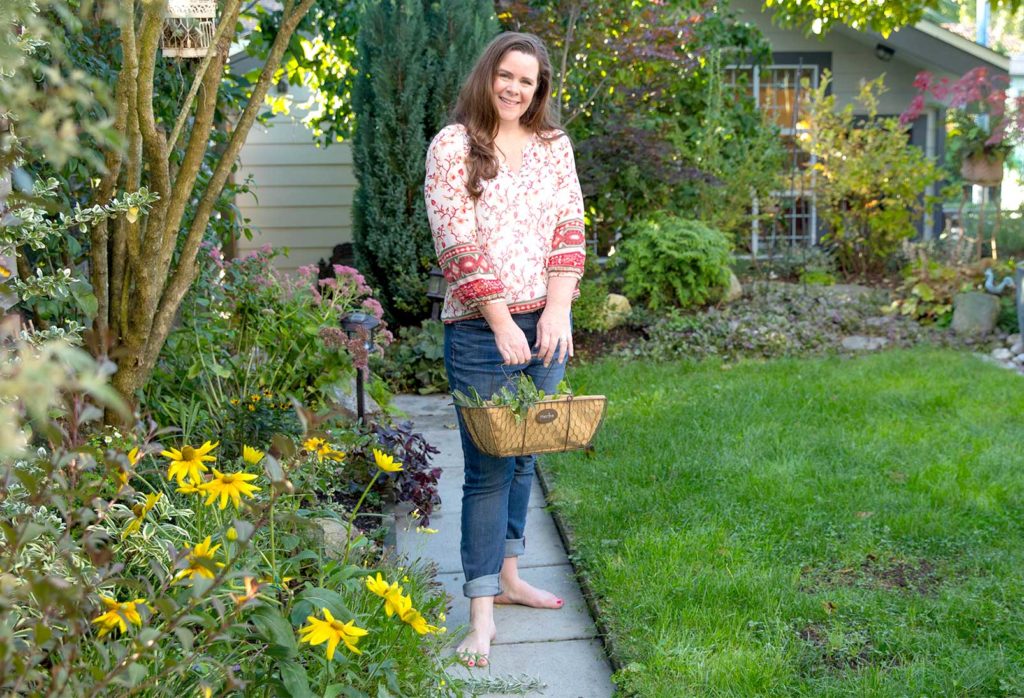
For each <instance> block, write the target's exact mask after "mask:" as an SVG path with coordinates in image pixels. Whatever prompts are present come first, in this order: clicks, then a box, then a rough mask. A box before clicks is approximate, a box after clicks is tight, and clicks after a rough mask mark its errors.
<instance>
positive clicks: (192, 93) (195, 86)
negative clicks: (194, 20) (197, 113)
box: [167, 0, 241, 153]
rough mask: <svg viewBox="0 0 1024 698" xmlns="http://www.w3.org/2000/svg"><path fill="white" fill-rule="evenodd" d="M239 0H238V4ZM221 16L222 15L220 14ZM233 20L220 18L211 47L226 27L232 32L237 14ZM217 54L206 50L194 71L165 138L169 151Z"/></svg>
mask: <svg viewBox="0 0 1024 698" xmlns="http://www.w3.org/2000/svg"><path fill="white" fill-rule="evenodd" d="M240 2H241V0H239V4H240ZM228 7H229V9H227V10H226V11H225V15H231V14H232V10H231V9H230V7H231V6H230V5H229V6H228ZM222 16H223V15H222ZM232 19H233V21H231V22H228V21H227V20H224V19H221V21H220V24H218V25H217V31H216V32H214V35H213V41H212V43H211V49H212V48H213V47H216V46H217V45H218V44H220V40H221V37H223V36H224V32H225V31H227V29H228V27H229V26H230V27H231V28H232V32H234V27H235V24H236V23H237V21H238V15H237V14H236V15H234V17H233V18H232ZM217 55H218V52H217V51H216V50H210V51H207V52H206V57H205V58H203V63H202V65H200V66H199V70H198V71H196V77H195V79H194V80H192V87H191V88H190V89H189V91H188V95H186V96H185V102H184V104H182V106H181V113H180V114H178V120H177V122H175V124H174V130H173V131H171V137H170V138H168V139H167V149H168V151H169V152H172V153H173V152H174V148H175V146H177V145H178V138H179V137H180V136H181V131H182V129H184V128H185V122H186V121H188V115H189V114H190V113H191V112H192V102H193V100H195V98H196V95H197V94H199V86H200V85H201V84H202V83H203V80H204V79H205V77H206V71H208V70H209V69H210V64H211V63H212V62H213V59H214V57H215V56H217Z"/></svg>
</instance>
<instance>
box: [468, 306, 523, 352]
mask: <svg viewBox="0 0 1024 698" xmlns="http://www.w3.org/2000/svg"><path fill="white" fill-rule="evenodd" d="M480 312H481V313H482V314H483V316H484V320H486V321H487V324H488V325H490V327H491V332H493V333H494V343H495V344H496V345H498V353H499V354H501V359H502V362H503V363H504V364H505V365H506V366H513V365H515V364H525V363H529V361H530V354H531V352H530V343H529V342H527V341H526V335H525V334H524V333H523V331H522V330H521V329H520V328H519V325H517V324H516V321H515V320H513V319H512V313H510V312H509V311H508V306H507V305H505V304H504V303H486V304H484V305H482V306H480Z"/></svg>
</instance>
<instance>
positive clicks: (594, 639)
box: [393, 395, 614, 698]
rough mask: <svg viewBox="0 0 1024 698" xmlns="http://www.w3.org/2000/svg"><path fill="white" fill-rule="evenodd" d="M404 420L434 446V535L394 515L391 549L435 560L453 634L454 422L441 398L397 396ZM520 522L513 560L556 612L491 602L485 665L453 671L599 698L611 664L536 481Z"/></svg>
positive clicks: (457, 607) (457, 593) (572, 697)
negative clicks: (528, 680)
mask: <svg viewBox="0 0 1024 698" xmlns="http://www.w3.org/2000/svg"><path fill="white" fill-rule="evenodd" d="M393 405H394V406H395V407H397V408H398V409H400V410H401V411H402V412H403V413H404V414H405V415H407V418H408V419H410V420H411V421H412V422H413V423H414V425H415V428H416V430H417V431H420V432H422V433H423V434H424V436H425V437H426V439H427V441H428V442H429V443H431V444H432V445H434V446H436V447H437V448H439V449H440V451H441V452H440V454H438V455H436V456H434V461H433V462H434V464H435V465H437V466H438V467H440V468H441V470H442V475H441V479H440V480H439V488H438V489H439V492H440V494H441V498H442V502H441V507H440V508H438V509H437V510H436V512H435V515H434V516H432V517H431V520H430V526H431V528H434V529H437V531H438V532H437V533H436V534H424V533H417V532H416V531H415V525H414V524H410V522H409V521H408V519H407V518H405V517H402V516H401V515H396V528H397V531H396V541H397V542H396V548H397V550H398V552H399V553H401V554H404V555H407V556H409V557H411V558H425V559H429V560H433V561H434V562H436V563H437V565H438V569H439V570H440V574H439V577H438V580H439V581H440V582H441V583H442V584H443V585H444V588H445V590H446V591H447V592H448V594H449V596H450V597H451V598H452V604H451V611H450V612H449V614H448V620H447V624H448V628H449V630H450V631H452V632H453V634H454V633H456V632H457V631H458V628H459V626H464V625H465V624H466V623H467V622H468V620H469V617H468V616H469V605H468V603H467V601H466V599H465V598H464V597H463V596H462V583H463V581H464V580H463V577H462V563H461V561H460V558H459V539H460V531H459V521H460V516H461V503H462V478H463V463H462V446H461V443H460V441H459V433H458V430H457V429H455V428H454V426H455V412H454V409H455V408H454V407H452V406H451V399H450V398H449V397H448V396H447V395H428V396H419V395H402V396H398V397H396V398H395V401H394V403H393ZM530 505H531V511H530V516H529V518H528V519H527V524H526V545H527V552H526V555H525V556H524V557H523V558H522V559H521V560H520V568H521V569H523V570H524V574H523V576H524V577H525V578H526V579H527V580H528V581H530V582H532V583H534V584H536V585H537V586H539V587H542V588H546V589H549V590H550V591H552V592H553V593H555V594H557V595H558V596H560V597H561V598H563V599H564V600H565V606H564V607H563V608H562V609H561V610H558V611H552V610H543V609H532V608H524V607H521V606H498V607H496V610H495V619H496V622H497V625H498V639H497V640H496V641H495V644H494V646H493V647H492V649H491V665H490V667H489V669H474V670H468V669H466V668H464V667H456V668H454V669H453V673H457V674H465V675H468V676H478V677H483V676H487V675H488V674H490V675H491V676H522V675H527V676H531V677H534V678H537V679H539V680H541V681H542V682H543V683H544V684H546V686H545V688H544V690H543V691H541V692H540V693H533V694H530V695H543V696H549V697H551V698H605V697H606V696H611V695H612V694H613V692H614V689H613V686H612V683H611V667H610V666H609V664H608V659H607V657H606V656H605V654H604V648H603V646H602V644H601V641H600V638H599V637H598V635H597V629H596V627H595V626H594V622H593V620H592V619H591V617H590V613H589V610H588V608H587V605H586V602H585V601H584V599H583V595H582V593H581V592H580V589H579V586H578V584H577V583H576V578H575V576H574V574H573V571H572V567H571V565H570V564H569V560H568V557H567V556H566V553H565V549H564V547H563V546H562V540H561V538H560V537H559V535H558V529H557V528H556V527H555V524H554V520H553V519H552V518H551V515H550V514H549V513H548V512H547V511H546V510H545V509H544V508H543V507H544V499H543V494H542V493H541V490H540V488H539V486H538V485H537V484H536V483H535V484H534V489H533V492H532V493H531V499H530Z"/></svg>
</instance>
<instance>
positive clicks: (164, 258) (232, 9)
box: [147, 0, 242, 290]
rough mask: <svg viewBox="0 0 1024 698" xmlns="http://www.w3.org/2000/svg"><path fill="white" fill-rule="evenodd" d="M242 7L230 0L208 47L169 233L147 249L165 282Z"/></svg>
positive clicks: (168, 215) (170, 212)
mask: <svg viewBox="0 0 1024 698" xmlns="http://www.w3.org/2000/svg"><path fill="white" fill-rule="evenodd" d="M241 4H242V3H241V0H229V2H228V4H227V7H226V8H225V12H224V15H223V19H222V20H221V24H222V25H223V26H225V27H230V29H228V30H227V31H226V32H223V33H222V34H221V38H220V40H219V42H218V43H217V44H215V45H213V46H211V47H210V56H212V58H211V63H210V66H209V68H208V69H207V71H206V73H204V74H203V76H202V90H203V95H202V98H201V99H200V100H199V102H198V103H197V105H196V115H195V118H194V119H193V121H192V128H191V129H190V131H191V133H190V134H189V138H188V145H187V146H186V147H185V155H184V157H183V158H182V160H181V166H180V167H179V168H178V175H177V177H176V178H175V180H174V185H173V189H172V191H171V192H170V201H169V205H168V208H167V212H166V219H165V221H164V228H165V230H166V231H167V233H168V234H167V235H166V236H165V237H164V238H163V240H162V241H161V243H160V245H159V249H157V247H156V246H153V247H149V248H147V252H149V253H150V254H147V263H148V264H150V265H152V266H153V267H154V268H155V269H156V270H157V274H158V277H159V278H161V279H166V278H167V276H168V273H167V271H168V270H169V269H170V266H171V258H172V257H173V256H174V248H175V246H176V243H177V238H178V235H179V231H180V230H181V221H182V219H183V218H184V216H185V207H186V206H188V203H189V201H191V200H192V189H193V188H194V187H195V183H196V178H197V177H198V176H199V170H200V168H202V166H203V159H204V158H205V157H206V151H207V149H208V148H209V145H210V132H211V131H213V121H214V117H215V115H216V113H217V93H218V91H219V90H220V81H221V77H222V74H223V72H224V64H225V63H227V60H228V53H229V52H230V51H231V40H232V38H233V37H234V35H235V25H236V24H237V23H238V11H239V9H240V7H241ZM208 57H209V56H208ZM197 77H198V76H197ZM172 233H173V234H172ZM161 290H163V289H161Z"/></svg>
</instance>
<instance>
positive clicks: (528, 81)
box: [492, 51, 540, 124]
mask: <svg viewBox="0 0 1024 698" xmlns="http://www.w3.org/2000/svg"><path fill="white" fill-rule="evenodd" d="M539 74H540V65H539V64H538V63H537V59H536V58H534V57H533V56H531V55H530V54H528V53H523V52H521V51H509V52H508V53H506V54H505V55H504V56H503V57H502V59H501V62H500V63H499V64H498V71H497V73H496V74H495V76H494V83H493V84H492V93H493V94H492V97H493V99H494V108H495V109H497V110H498V118H499V119H501V121H502V122H507V123H515V124H518V123H519V119H520V117H522V115H523V114H525V113H526V110H527V109H529V107H530V104H532V103H533V96H534V94H535V93H536V92H537V76H538V75H539Z"/></svg>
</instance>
